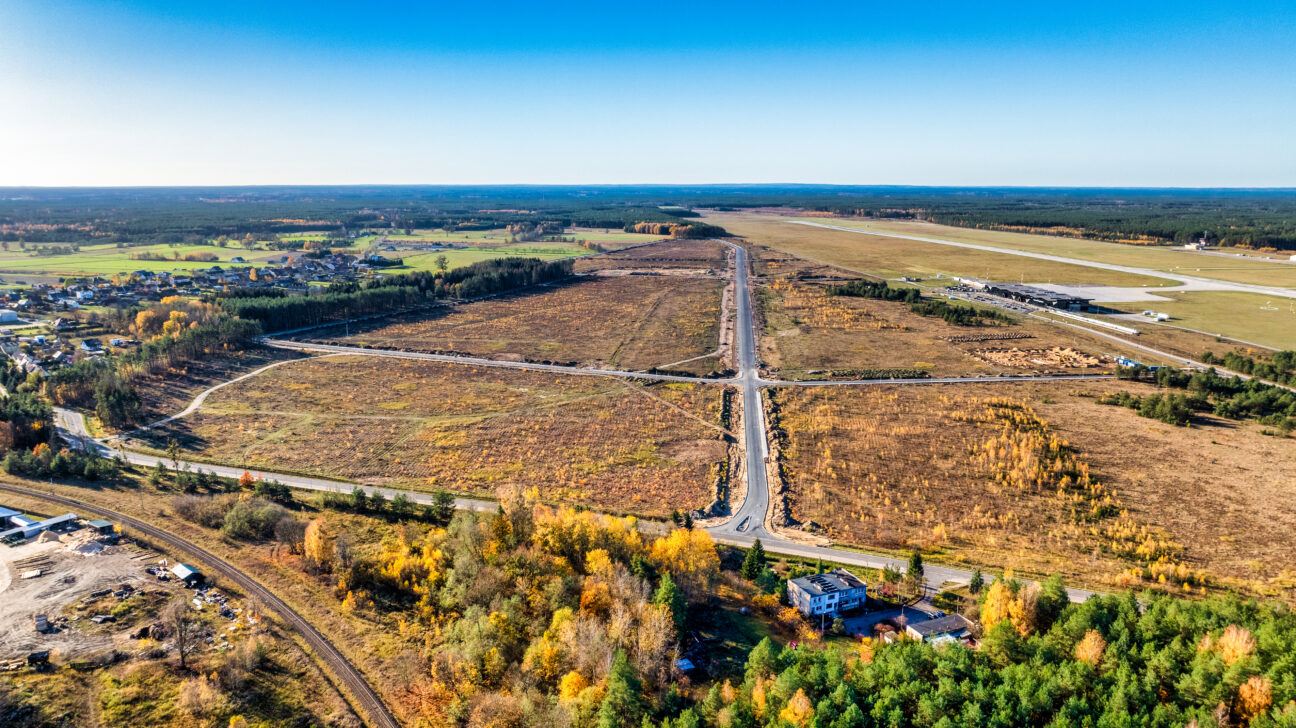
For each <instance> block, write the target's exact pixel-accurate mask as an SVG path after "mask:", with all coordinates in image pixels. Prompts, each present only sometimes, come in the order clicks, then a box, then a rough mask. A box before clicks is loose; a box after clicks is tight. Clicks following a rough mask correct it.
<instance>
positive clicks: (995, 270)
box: [703, 213, 1173, 286]
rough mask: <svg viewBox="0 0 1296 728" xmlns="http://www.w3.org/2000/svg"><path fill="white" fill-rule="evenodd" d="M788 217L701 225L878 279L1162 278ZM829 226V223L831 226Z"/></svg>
mask: <svg viewBox="0 0 1296 728" xmlns="http://www.w3.org/2000/svg"><path fill="white" fill-rule="evenodd" d="M788 220H789V218H785V217H779V216H774V215H759V214H752V213H711V214H708V215H707V216H706V218H704V220H703V222H707V223H711V224H714V225H720V226H722V227H724V228H725V229H726V230H728V231H729V232H730V233H733V234H735V235H741V236H743V237H745V238H747V239H748V240H750V241H752V242H753V243H757V244H760V245H765V246H768V247H771V248H774V249H776V250H780V251H783V252H786V253H790V254H792V255H796V256H800V257H802V258H806V259H808V260H811V261H814V262H818V263H824V264H829V265H836V266H838V267H841V268H844V269H846V270H850V271H853V272H857V273H867V274H870V275H876V276H881V277H883V278H898V277H900V276H910V277H919V278H925V279H926V278H935V277H936V275H937V274H938V273H939V274H944V275H946V276H972V277H977V278H991V279H1000V280H1019V279H1022V278H1024V279H1025V280H1027V281H1033V282H1036V283H1067V284H1079V283H1089V284H1095V285H1109V286H1165V285H1172V283H1173V282H1172V281H1170V280H1168V279H1164V278H1153V277H1149V276H1141V275H1133V274H1129V273H1120V272H1116V271H1106V270H1099V269H1095V268H1085V267H1083V266H1077V265H1070V264H1067V263H1055V262H1052V261H1047V260H1033V259H1030V258H1022V257H1019V256H1014V255H1009V254H1002V253H989V252H984V251H980V250H968V249H962V248H952V247H949V246H944V245H938V244H935V243H921V242H916V241H912V240H900V239H896V238H884V237H875V236H869V235H861V234H858V233H850V232H843V231H839V230H826V229H823V228H814V227H809V226H806V225H794V224H792V223H791V222H789V221H788ZM830 222H831V221H830Z"/></svg>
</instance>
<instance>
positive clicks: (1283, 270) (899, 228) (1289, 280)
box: [789, 218, 1296, 287]
mask: <svg viewBox="0 0 1296 728" xmlns="http://www.w3.org/2000/svg"><path fill="white" fill-rule="evenodd" d="M789 219H792V218H789ZM796 219H804V220H806V221H808V222H818V223H824V224H828V225H837V226H840V227H848V228H856V229H859V230H876V231H878V232H885V233H893V234H897V235H916V236H920V237H928V238H937V239H941V240H951V241H953V242H956V243H970V244H973V245H990V246H994V247H998V248H1011V249H1013V250H1022V251H1029V252H1032V253H1047V254H1049V255H1061V256H1066V257H1068V258H1075V259H1077V260H1086V261H1094V262H1098V263H1110V264H1113V265H1127V266H1131V267H1137V268H1148V269H1151V270H1158V271H1166V272H1176V273H1184V274H1187V275H1192V276H1197V277H1200V278H1214V279H1217V280H1222V281H1232V282H1235V283H1252V284H1256V285H1264V286H1285V287H1296V265H1292V264H1290V263H1283V262H1270V261H1264V260H1258V259H1256V258H1253V257H1246V256H1220V255H1207V254H1203V253H1194V252H1191V251H1188V250H1184V249H1183V248H1179V247H1169V246H1150V245H1128V244H1124V243H1104V242H1099V241H1095V240H1082V239H1079V238H1063V237H1055V236H1051V235H1031V234H1026V233H1013V232H1002V231H998V230H977V229H975V228H960V227H951V226H948V225H935V224H932V223H926V222H905V221H898V220H839V219H825V218H796ZM951 250H956V249H953V248H952V249H951Z"/></svg>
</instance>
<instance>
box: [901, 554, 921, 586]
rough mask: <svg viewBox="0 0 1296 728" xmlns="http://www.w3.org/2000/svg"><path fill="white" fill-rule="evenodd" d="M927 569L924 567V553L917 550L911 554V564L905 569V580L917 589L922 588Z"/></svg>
mask: <svg viewBox="0 0 1296 728" xmlns="http://www.w3.org/2000/svg"><path fill="white" fill-rule="evenodd" d="M925 572H926V570H925V569H924V568H923V560H922V554H920V553H918V552H917V551H915V552H913V553H912V554H909V566H908V567H907V568H906V569H905V581H907V582H909V585H910V586H911V587H912V588H913V589H914V590H915V591H917V590H918V589H921V588H922V585H923V581H924V579H923V577H924V576H925V575H926V574H925Z"/></svg>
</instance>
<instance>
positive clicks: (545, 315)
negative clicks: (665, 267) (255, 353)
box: [317, 276, 724, 370]
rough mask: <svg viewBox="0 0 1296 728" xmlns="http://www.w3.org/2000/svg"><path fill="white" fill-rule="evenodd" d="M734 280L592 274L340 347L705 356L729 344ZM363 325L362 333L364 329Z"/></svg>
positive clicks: (385, 327) (615, 359) (655, 361)
mask: <svg viewBox="0 0 1296 728" xmlns="http://www.w3.org/2000/svg"><path fill="white" fill-rule="evenodd" d="M723 290H724V282H723V281H720V280H714V279H692V278H662V277H646V276H622V277H613V278H584V279H580V280H579V281H578V282H575V283H571V284H566V285H558V286H544V287H540V288H536V289H531V290H529V291H528V292H526V293H522V294H519V295H515V296H508V297H501V298H492V299H488V300H484V301H475V302H473V303H467V304H463V305H460V306H453V307H446V308H441V309H437V310H436V311H433V312H430V313H421V314H414V315H408V316H401V317H393V318H388V319H382V320H380V321H376V322H373V323H370V324H367V325H365V326H364V327H363V328H360V327H358V326H357V325H354V324H353V325H352V326H351V335H350V336H342V335H341V334H342V331H341V330H339V329H338V328H337V327H334V328H332V329H326V330H323V331H321V332H319V333H318V334H317V338H321V339H327V340H329V341H335V342H337V343H343V344H350V345H362V346H373V347H376V348H390V349H404V350H407V351H430V352H454V353H460V354H471V355H475V356H486V357H491V358H496V359H510V360H522V361H556V362H564V363H577V364H581V365H597V366H606V367H615V368H619V369H629V370H642V369H648V368H650V367H654V366H660V365H662V364H669V363H671V362H677V361H681V360H683V359H689V358H692V357H696V356H702V355H704V354H709V353H711V352H713V351H715V350H716V349H717V348H718V347H719V344H720V313H721V311H720V302H721V293H722V291H723ZM358 328H360V330H359V331H357V329H358Z"/></svg>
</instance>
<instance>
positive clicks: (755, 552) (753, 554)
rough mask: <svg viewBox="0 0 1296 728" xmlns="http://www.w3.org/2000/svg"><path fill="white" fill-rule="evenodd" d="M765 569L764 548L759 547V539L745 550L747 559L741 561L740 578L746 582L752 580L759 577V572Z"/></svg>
mask: <svg viewBox="0 0 1296 728" xmlns="http://www.w3.org/2000/svg"><path fill="white" fill-rule="evenodd" d="M764 569H765V547H764V546H762V545H761V542H760V539H759V538H758V539H756V542H755V543H753V544H752V547H751V548H750V549H747V558H745V559H743V564H742V570H741V571H740V573H741V574H742V577H743V578H744V579H746V580H748V581H752V580H754V579H755V578H756V577H757V576H760V573H761V571H763V570H764Z"/></svg>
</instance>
